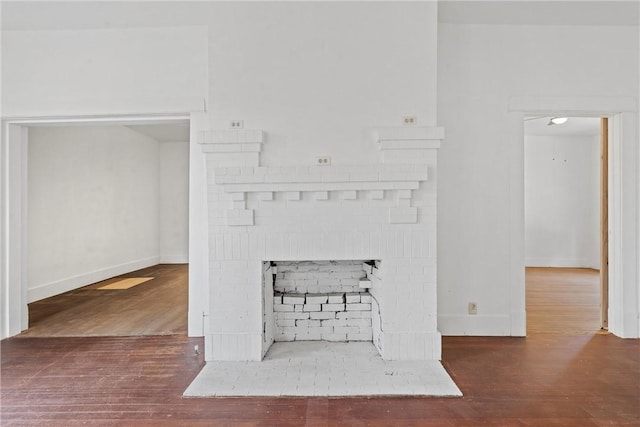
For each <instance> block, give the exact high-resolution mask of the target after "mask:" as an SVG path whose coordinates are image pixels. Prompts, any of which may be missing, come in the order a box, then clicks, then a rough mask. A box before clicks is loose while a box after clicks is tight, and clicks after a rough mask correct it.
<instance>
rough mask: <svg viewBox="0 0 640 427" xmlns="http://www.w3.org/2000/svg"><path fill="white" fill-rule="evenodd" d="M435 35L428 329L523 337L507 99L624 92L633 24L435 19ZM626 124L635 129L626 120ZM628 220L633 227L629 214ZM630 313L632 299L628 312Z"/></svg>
mask: <svg viewBox="0 0 640 427" xmlns="http://www.w3.org/2000/svg"><path fill="white" fill-rule="evenodd" d="M438 35H439V38H438V76H439V80H438V120H439V125H442V126H443V127H444V128H445V129H446V139H445V142H444V143H443V145H442V148H441V150H440V153H439V161H440V169H439V176H438V183H439V188H438V221H439V223H438V248H439V251H440V252H439V254H438V313H439V318H438V319H439V322H438V324H439V328H440V331H441V332H442V333H443V334H444V335H464V334H469V335H524V334H525V333H526V327H525V317H526V316H525V299H524V273H523V267H524V265H523V264H524V263H523V260H524V221H523V219H524V210H523V206H524V192H523V189H524V183H523V176H524V160H523V159H524V150H523V145H524V144H523V139H524V137H523V129H522V118H523V117H522V114H514V113H510V112H509V105H510V101H511V100H512V99H513V98H514V97H529V98H531V99H534V100H535V99H541V98H546V99H559V100H560V101H558V102H557V104H558V105H562V104H563V102H562V99H568V98H579V99H590V97H591V98H593V97H601V98H603V99H611V98H612V97H621V98H626V97H630V96H634V95H635V94H637V93H638V84H639V83H638V80H639V79H638V63H639V61H638V51H639V42H638V41H639V37H638V27H614V26H606V27H605V26H602V27H595V26H551V25H549V26H510V25H459V24H442V23H441V24H440V25H439V34H438ZM594 58H597V60H595V61H594ZM633 102H634V101H632V103H633ZM635 103H636V105H637V99H636V100H635ZM565 104H566V103H565ZM603 108H605V107H603ZM613 112H615V111H613ZM629 126H630V127H631V128H632V129H637V122H635V123H633V122H630V124H629ZM636 135H637V133H636ZM625 145H628V143H627V142H625ZM636 145H637V143H636ZM633 157H634V159H635V158H637V155H634V156H633ZM636 168H637V165H636ZM629 173H633V172H632V171H631V170H629ZM636 179H637V175H636ZM631 181H632V180H631ZM629 182H630V181H626V184H625V185H626V186H628V185H629ZM636 182H637V181H636ZM637 191H638V190H637V187H636V188H635V189H634V190H632V192H636V193H637ZM633 200H635V199H633ZM633 205H634V206H635V202H633ZM626 218H629V217H626ZM633 221H634V223H629V224H630V226H633V227H635V224H637V216H636V219H634V220H633ZM634 230H635V228H634ZM633 234H634V235H635V231H633ZM627 250H631V251H633V250H634V249H632V248H631V247H628V249H627ZM636 277H637V276H636ZM628 280H629V282H627V283H626V285H625V286H628V287H630V288H631V289H632V290H633V288H635V289H636V292H637V287H638V284H637V282H636V281H635V279H634V278H633V277H632V276H628ZM633 295H634V296H633V298H632V299H633V300H634V301H635V300H637V298H636V297H635V295H636V294H635V293H633ZM470 301H474V302H477V303H478V315H476V316H470V315H468V314H467V304H468V302H470ZM637 313H638V309H637V306H636V307H635V308H634V309H632V310H630V312H629V318H632V319H635V318H636V317H637ZM633 322H635V323H637V322H636V321H635V320H633Z"/></svg>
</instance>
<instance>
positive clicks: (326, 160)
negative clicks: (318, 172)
mask: <svg viewBox="0 0 640 427" xmlns="http://www.w3.org/2000/svg"><path fill="white" fill-rule="evenodd" d="M330 164H331V157H329V156H320V157H316V166H329V165H330Z"/></svg>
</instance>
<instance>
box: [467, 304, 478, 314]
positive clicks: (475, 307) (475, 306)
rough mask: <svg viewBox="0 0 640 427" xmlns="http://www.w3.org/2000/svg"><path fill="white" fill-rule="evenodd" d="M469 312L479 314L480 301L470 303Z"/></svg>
mask: <svg viewBox="0 0 640 427" xmlns="http://www.w3.org/2000/svg"><path fill="white" fill-rule="evenodd" d="M469 314H478V303H475V302H470V303H469Z"/></svg>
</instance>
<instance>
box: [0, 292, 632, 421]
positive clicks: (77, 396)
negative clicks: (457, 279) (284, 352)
mask: <svg viewBox="0 0 640 427" xmlns="http://www.w3.org/2000/svg"><path fill="white" fill-rule="evenodd" d="M551 289H555V288H554V287H551ZM543 294H545V295H547V298H551V299H554V298H555V297H554V295H553V294H552V293H551V294H550V293H540V295H543ZM565 294H566V293H565ZM567 295H568V294H567ZM542 301H544V300H542ZM548 306H549V304H539V309H541V310H542V309H543V308H544V307H548ZM528 309H529V310H533V311H534V312H535V310H536V308H535V307H530V306H529V304H528ZM0 345H1V348H0V351H1V356H2V361H1V380H0V381H1V383H0V384H1V387H0V389H1V390H0V391H1V396H0V397H1V403H0V409H1V411H2V413H1V418H0V421H1V424H2V425H3V426H5V425H6V426H12V425H16V426H18V425H19V426H24V425H38V426H40V425H46V426H73V425H119V426H131V425H135V426H137V425H149V426H157V425H171V426H174V425H175V426H196V425H207V426H209V425H214V426H219V425H222V426H225V425H229V426H236V425H239V426H249V425H264V426H287V425H294V426H300V425H309V426H341V425H344V426H368V425H373V426H378V425H379V426H443V427H447V426H545V427H546V426H640V340H623V339H620V338H617V337H615V336H613V335H599V334H586V333H583V332H574V333H571V332H566V331H564V332H562V333H542V332H536V333H532V334H530V335H529V336H528V337H527V338H509V337H444V338H443V364H444V366H445V367H446V369H447V370H448V371H449V373H450V374H451V376H452V377H453V379H454V380H455V382H456V384H457V385H458V386H459V387H460V389H461V390H462V392H463V393H464V397H462V398H346V399H340V398H330V399H329V398H313V399H304V398H295V399H294V398H261V399H239V398H237V399H195V398H189V399H186V398H182V392H183V391H184V390H185V388H186V387H187V385H188V384H189V383H190V382H191V380H192V379H193V378H194V377H195V375H196V374H197V373H198V372H199V370H200V369H201V367H202V366H203V363H204V362H203V359H202V355H201V354H196V353H195V352H194V346H195V345H198V346H199V347H200V349H201V348H202V339H200V338H187V337H185V336H184V335H173V336H137V337H88V338H87V337H85V338H78V337H72V338H29V337H15V338H11V339H8V340H4V341H2V342H1V344H0Z"/></svg>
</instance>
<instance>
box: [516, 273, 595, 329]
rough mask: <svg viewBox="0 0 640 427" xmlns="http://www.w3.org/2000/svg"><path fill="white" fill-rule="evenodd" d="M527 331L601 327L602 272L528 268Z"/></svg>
mask: <svg viewBox="0 0 640 427" xmlns="http://www.w3.org/2000/svg"><path fill="white" fill-rule="evenodd" d="M526 297H527V334H534V333H553V334H594V333H598V332H599V331H600V275H599V272H598V270H591V269H587V268H532V267H529V268H527V269H526Z"/></svg>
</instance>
